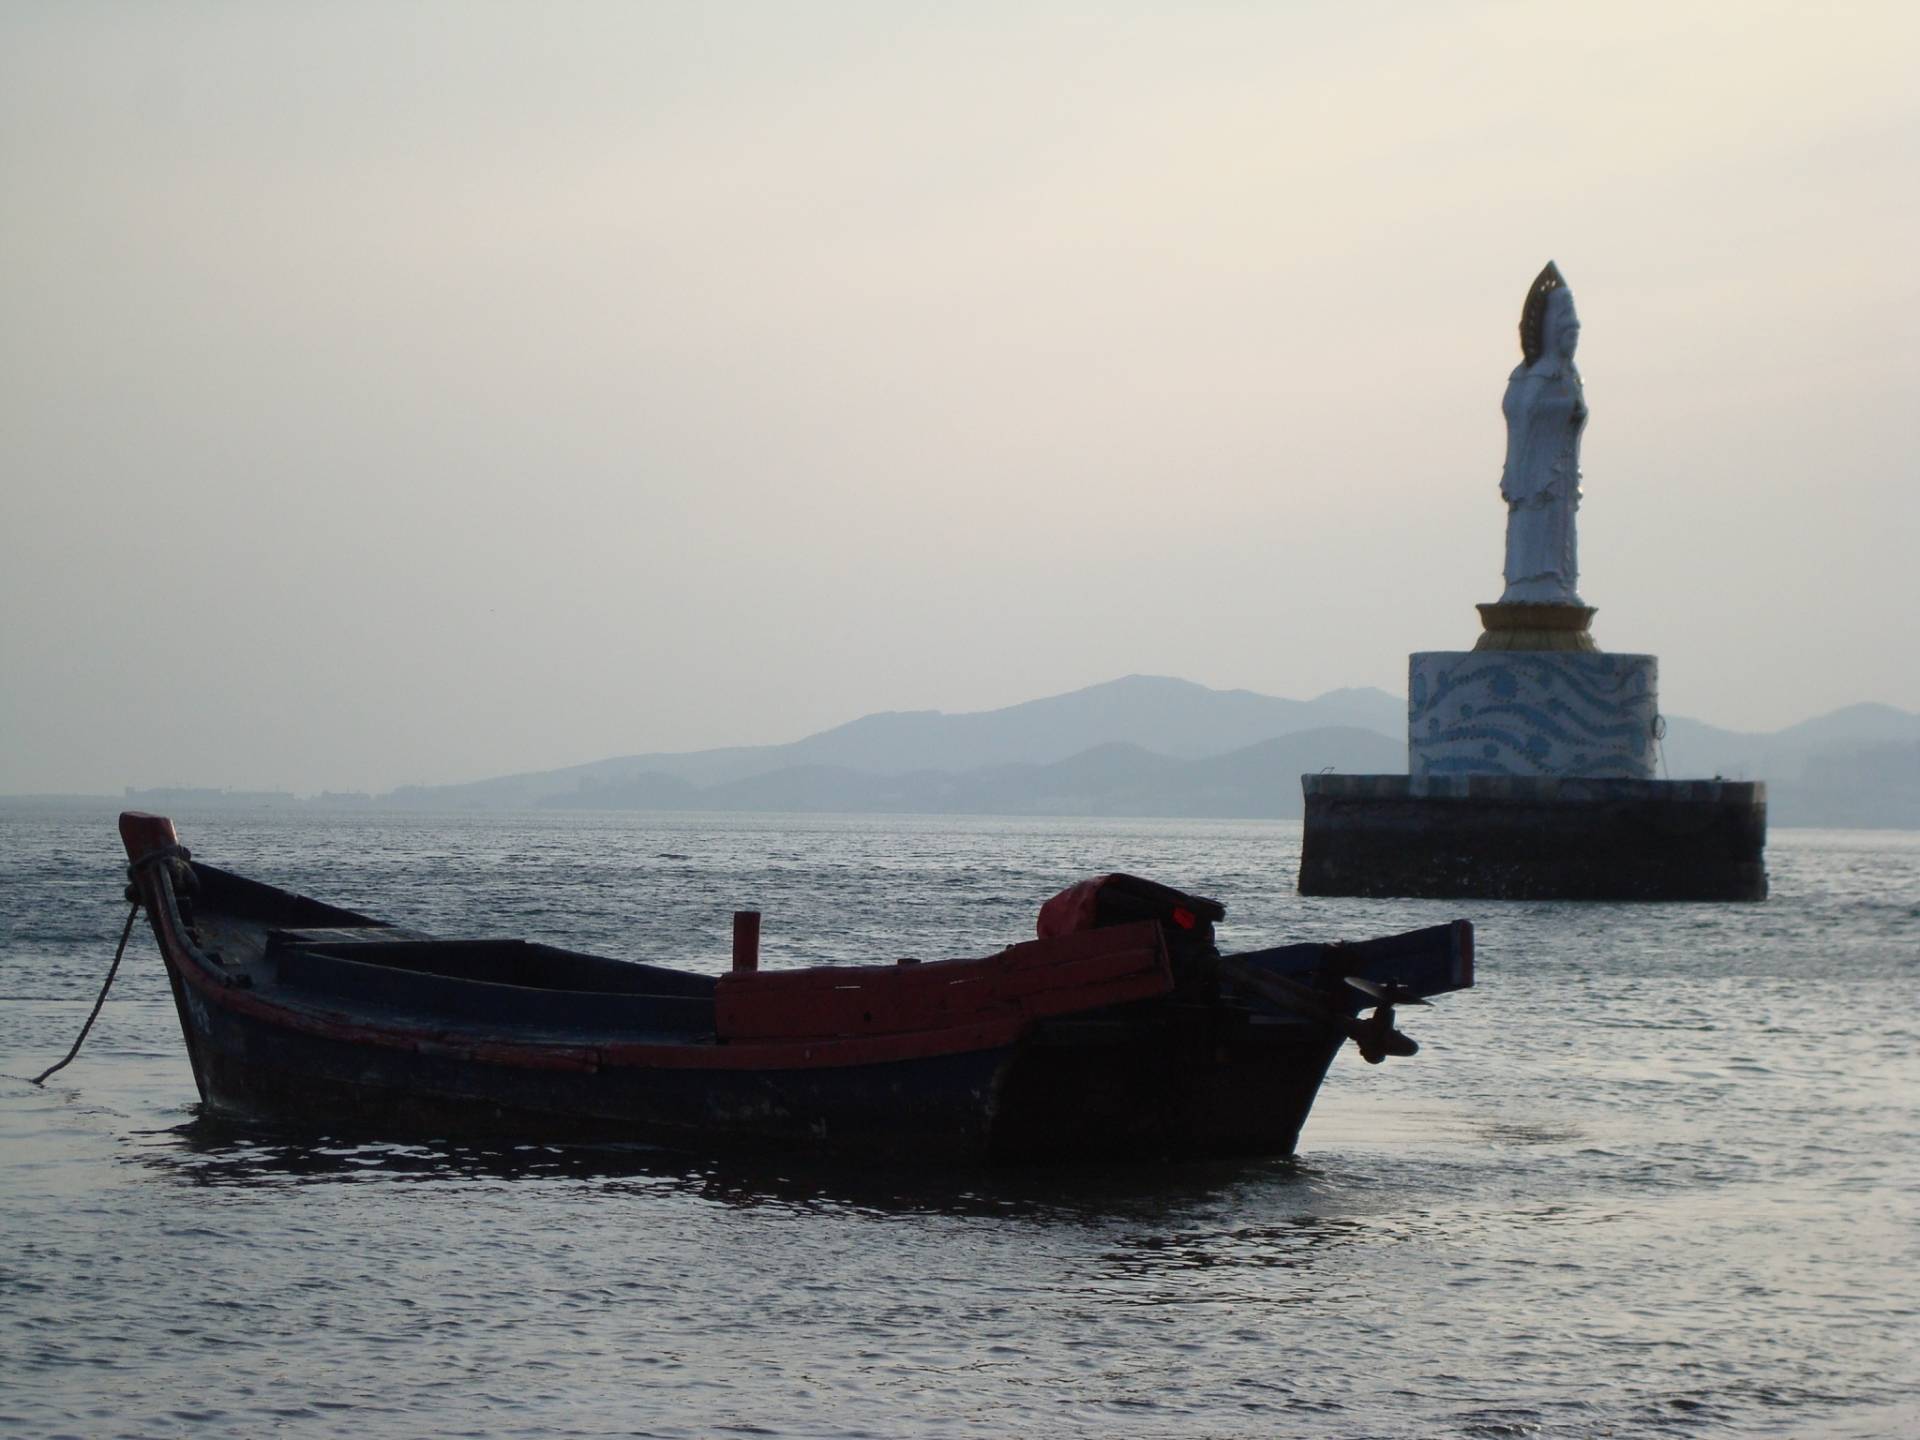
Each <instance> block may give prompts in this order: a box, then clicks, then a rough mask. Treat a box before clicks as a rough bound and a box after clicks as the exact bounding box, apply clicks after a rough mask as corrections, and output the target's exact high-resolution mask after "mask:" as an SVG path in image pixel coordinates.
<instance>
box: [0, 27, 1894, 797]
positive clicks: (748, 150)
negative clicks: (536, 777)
mask: <svg viewBox="0 0 1920 1440" xmlns="http://www.w3.org/2000/svg"><path fill="white" fill-rule="evenodd" d="M1916 17H1920V6H1914V5H1912V4H1910V3H1888V4H1879V5H1873V4H1869V5H1845V4H1817V5H1816V4H1795V5H1782V4H1770V3H1764V0H1758V3H1756V0H1743V3H1739V4H1734V3H1731V0H1728V3H1722V4H1716V5H1686V4H1675V3H1673V0H1657V3H1638V0H1628V3H1612V4H1609V5H1606V6H1577V7H1575V6H1545V5H1536V4H1461V5H1446V4H1434V3H1417V4H1416V3H1406V4H1392V3H1376V4H1365V3H1361V4H1354V3H1339V4H1333V3H1326V4H1312V5H1309V4H1289V3H1283V0H1269V3H1264V4H1225V3H1221V4H1172V3H1156V4H1141V5H1125V4H1106V5H1099V6H1093V5H1088V6H1071V5H1054V4H1046V3H1031V0H1029V3H1019V4H1009V5H1004V6H1001V5H988V4H971V5H956V6H937V7H936V6H918V5H910V4H903V3H897V0H885V3H874V4H831V3H823V4H805V5H803V4H797V3H790V4H779V5H765V6H757V5H745V4H725V5H708V4H688V5H684V6H668V5H652V6H640V5H630V4H607V5H590V4H561V5H535V4H530V3H528V4H518V5H481V4H474V3H464V0H463V3H458V4H446V5H393V4H386V3H380V4H367V5H351V4H327V5H312V4H286V5H271V4H247V5H236V4H227V3H222V4H206V5H194V4H184V3H180V4H166V5H152V4H145V3H141V4H127V5H89V4H76V3H65V0H61V3H47V4H34V3H25V0H14V3H11V4H9V5H7V6H6V7H5V8H4V9H0V299H3V300H4V307H3V309H0V317H3V318H0V792H8V791H14V792H17V791H46V790H110V789H116V788H117V787H119V786H121V785H123V784H129V783H132V784H141V785H147V784H163V783H185V784H208V785H229V786H249V787H251V786H285V787H291V788H295V789H301V790H310V789H318V788H322V787H334V788H356V789H366V788H372V789H384V788H386V787H389V786H391V785H394V784H397V783H402V782H407V781H426V782H432V781H450V780H459V779H468V778H474V777H478V776H483V775H489V774H498V773H503V772H506V771H512V770H522V769H531V768H540V767H546V766H551V765H559V764H565V763H570V762H574V761H581V760H589V759H596V758H600V757H602V756H607V755H614V754H623V753H631V752H634V751H640V750H649V749H678V748H697V747H704V746H709V745H719V744H730V743H743V742H762V741H780V740H787V739H792V738H796V737H798V736H799V735H801V734H803V733H806V732H808V731H811V730H814V729H818V728H821V727H824V726H826V725H830V724H834V723H837V722H839V721H842V720H846V719H850V718H852V717H854V716H856V715H859V714H862V713H865V712H867V711H872V710H877V709H920V708H940V709H948V710H966V709H982V708H988V707H992V706H997V705H1002V704H1008V703H1012V702H1014V701H1018V700H1024V699H1031V698H1034V697H1037V696H1040V695H1045V694H1051V693H1055V692H1058V691H1062V690H1066V689H1070V688H1074V687H1077V686H1081V685H1085V684H1089V683H1092V682H1095V681H1100V680H1106V679H1111V678H1114V677H1115V676H1118V675H1123V674H1127V673H1130V672H1148V673H1158V674H1171V675H1179V676H1183V677H1186V678H1189V679H1193V680H1198V681H1201V682H1203V683H1205V684H1209V685H1215V686H1221V687H1236V686H1237V687H1246V688H1249V689H1255V690H1260V691H1265V692H1268V693H1271V694H1278V695H1288V696H1296V697H1307V696H1311V695H1314V694H1317V693H1320V692H1322V691H1324V690H1327V689H1331V688H1333V687H1336V686H1341V685H1356V684H1359V685H1378V686H1381V687H1383V688H1387V689H1391V690H1395V691H1403V690H1404V686H1405V674H1406V656H1407V652H1408V651H1410V650H1415V649H1452V648H1461V649H1464V648H1467V647H1469V646H1471V644H1472V642H1473V640H1474V637H1475V635H1476V634H1477V631H1478V620H1477V617H1476V616H1475V614H1474V610H1473V605H1474V602H1476V601H1482V600H1492V599H1494V598H1496V597H1497V595H1498V594H1499V591H1500V589H1501V577H1500V566H1501V543H1502V542H1501V537H1502V530H1503V524H1504V516H1503V511H1502V507H1501V502H1500V499H1499V495H1498V489H1497V487H1498V480H1499V470H1500V460H1501V454H1502V447H1503V432H1502V429H1501V419H1500V411H1499V402H1500V394H1501V390H1502V388H1503V386H1504V384H1505V381H1506V376H1507V372H1508V371H1509V369H1510V368H1511V367H1512V366H1513V364H1514V362H1515V361H1516V359H1517V358H1518V357H1517V342H1516V339H1515V333H1514V325H1515V321H1516V319H1517V317H1518V313H1519V308H1520V302H1521V299H1522V297H1523V295H1524V292H1525V290H1526V287H1527V284H1528V282H1529V281H1530V280H1531V279H1532V277H1533V275H1534V272H1535V271H1536V270H1538V269H1539V267H1540V266H1541V264H1542V263H1543V262H1544V261H1545V260H1547V259H1548V258H1549V257H1552V258H1554V259H1556V260H1558V262H1559V264H1560V266H1561V268H1562V270H1563V271H1565V273H1566V275H1567V277H1568V280H1569V282H1570V283H1571V285H1572V287H1573V289H1574V292H1575V294H1576V296H1577V297H1578V302H1579V306H1580V313H1581V318H1582V320H1583V322H1584V336H1583V340H1582V344H1581V351H1580V364H1581V370H1582V373H1583V374H1584V376H1585V378H1586V384H1587V398H1588V401H1589V404H1590V405H1591V407H1592V411H1593V419H1592V422H1591V424H1590V425H1589V427H1588V430H1587V438H1586V448H1585V462H1584V469H1585V474H1586V479H1585V490H1586V502H1585V506H1584V508H1583V510H1582V512H1581V517H1580V541H1581V562H1582V565H1581V571H1582V573H1581V591H1582V594H1583V596H1584V598H1585V599H1586V600H1587V601H1588V603H1590V604H1594V605H1597V606H1599V607H1600V614H1599V617H1598V619H1597V620H1596V622H1595V633H1596V635H1597V637H1598V638H1599V640H1600V643H1601V644H1602V645H1603V646H1604V647H1606V648H1609V649H1617V650H1647V651H1653V652H1655V653H1657V654H1658V655H1659V656H1660V659H1661V687H1662V701H1663V708H1664V709H1665V710H1667V711H1668V712H1669V713H1673V714H1680V715H1691V716H1694V717H1696V718H1699V719H1704V720H1708V721H1711V722H1714V723H1717V724H1721V725H1726V726H1730V727H1733V728H1739V729H1770V728H1773V727H1775V726H1778V725H1782V724H1786V723H1790V722H1792V721H1795V720H1799V719H1803V718H1806V717H1807V716H1810V715H1813V714H1815V713H1818V712H1820V711H1823V710H1826V709H1831V708H1833V707H1836V706H1839V705H1842V704H1846V703H1850V702H1853V701H1856V700H1866V699H1874V700H1882V701H1887V702H1890V703H1892V704H1896V705H1900V706H1904V707H1907V708H1910V709H1920V581H1916V578H1915V572H1914V569H1913V566H1912V559H1911V557H1912V556H1913V554H1914V553H1915V550H1916V546H1920V499H1917V498H1916V487H1917V486H1920V464H1916V460H1917V459H1920V438H1917V437H1920V415H1917V414H1916V408H1917V407H1916V396H1917V394H1920V383H1917V382H1920V357H1917V356H1916V348H1915V341H1916V336H1920V323H1916V313H1920V312H1917V302H1920V295H1917V294H1916V291H1920V284H1916V280H1915V273H1916V264H1917V263H1920V84H1916V82H1915V79H1914V76H1915V57H1916V55H1920V20H1917V19H1916Z"/></svg>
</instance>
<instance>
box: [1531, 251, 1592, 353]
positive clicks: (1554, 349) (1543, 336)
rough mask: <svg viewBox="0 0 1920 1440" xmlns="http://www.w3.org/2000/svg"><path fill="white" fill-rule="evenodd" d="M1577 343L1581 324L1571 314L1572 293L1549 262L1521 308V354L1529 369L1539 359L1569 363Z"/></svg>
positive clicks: (1558, 270) (1535, 279) (1537, 276)
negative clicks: (1548, 358)
mask: <svg viewBox="0 0 1920 1440" xmlns="http://www.w3.org/2000/svg"><path fill="white" fill-rule="evenodd" d="M1579 343H1580V320H1579V317H1578V316H1576V315H1575V314H1574V313H1573V292H1572V291H1571V290H1569V289H1568V288H1567V281H1566V277H1565V276H1563V275H1562V274H1561V273H1560V267H1559V266H1558V265H1555V264H1554V263H1553V262H1552V261H1551V260H1549V261H1548V262H1547V268H1546V269H1544V270H1542V271H1541V272H1540V273H1539V274H1538V275H1536V276H1534V279H1533V284H1532V285H1530V286H1528V287H1527V302H1526V304H1524V305H1522V306H1521V307H1520V353H1521V354H1522V355H1523V356H1525V357H1526V362H1527V364H1529V365H1532V364H1535V363H1537V362H1538V361H1539V360H1540V358H1541V357H1542V356H1547V357H1550V358H1552V359H1555V360H1571V359H1573V349H1574V346H1576V345H1578V344H1579Z"/></svg>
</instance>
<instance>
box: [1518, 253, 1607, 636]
mask: <svg viewBox="0 0 1920 1440" xmlns="http://www.w3.org/2000/svg"><path fill="white" fill-rule="evenodd" d="M1579 343H1580V321H1579V319H1578V317H1576V316H1575V315H1574V313H1573V292H1572V291H1571V290H1569V289H1567V283H1566V281H1565V280H1564V279H1562V278H1561V275H1560V271H1559V269H1558V268H1557V267H1555V265H1554V264H1553V262H1552V261H1551V260H1549V261H1548V262H1547V268H1546V269H1544V270H1542V271H1541V272H1540V275H1539V278H1538V279H1536V280H1535V281H1534V282H1533V288H1532V289H1531V290H1529V291H1528V292H1527V303H1526V306H1525V308H1524V309H1523V310H1522V311H1521V313H1520V352H1521V354H1522V356H1523V357H1524V358H1523V359H1522V360H1521V362H1520V365H1519V367H1518V368H1517V369H1516V370H1515V371H1514V372H1513V374H1512V375H1511V376H1510V377H1509V378H1508V380H1507V393H1506V395H1505V397H1504V398H1503V399H1502V400H1501V402H1500V410H1501V413H1502V414H1504V415H1505V416H1506V417H1507V464H1506V468H1505V470H1503V471H1502V472H1501V474H1500V494H1501V495H1502V496H1503V497H1504V498H1505V500H1506V502H1507V588H1506V592H1505V593H1504V594H1503V595H1501V597H1500V603H1501V604H1502V605H1579V604H1580V603H1581V601H1580V596H1579V594H1578V592H1577V591H1576V589H1575V586H1576V584H1577V583H1578V581H1579V578H1580V567H1579V563H1578V560H1577V558H1576V555H1575V544H1574V528H1573V522H1574V512H1575V511H1577V510H1578V509H1579V508H1580V432H1581V431H1582V430H1584V429H1585V428H1586V424H1587V401H1586V396H1585V394H1584V393H1583V392H1582V390H1581V387H1580V372H1579V371H1578V370H1577V369H1575V368H1574V364H1573V351H1574V347H1575V346H1577V345H1578V344H1579Z"/></svg>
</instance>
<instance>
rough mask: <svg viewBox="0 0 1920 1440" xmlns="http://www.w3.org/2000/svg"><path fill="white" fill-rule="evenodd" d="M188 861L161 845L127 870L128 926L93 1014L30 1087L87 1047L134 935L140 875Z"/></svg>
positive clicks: (180, 849) (179, 849)
mask: <svg viewBox="0 0 1920 1440" xmlns="http://www.w3.org/2000/svg"><path fill="white" fill-rule="evenodd" d="M191 858H192V856H191V853H190V852H189V851H188V850H187V847H186V846H184V845H162V846H161V847H160V848H159V849H157V850H152V851H149V852H148V853H147V854H145V855H142V856H141V857H140V858H139V859H138V860H136V861H134V862H133V864H131V865H129V866H128V867H127V880H128V882H129V883H128V885H127V899H128V900H130V901H132V902H133V903H132V906H131V908H130V909H128V911H127V923H126V925H125V927H123V928H122V929H121V931H120V943H119V945H118V946H116V947H115V948H114V952H113V964H111V965H109V966H108V967H107V979H106V983H105V984H104V985H102V986H101V987H100V994H99V996H98V998H96V999H95V1000H94V1002H93V1012H92V1013H91V1014H90V1015H88V1016H87V1023H86V1024H84V1025H82V1026H81V1027H80V1034H79V1036H78V1038H76V1039H75V1040H74V1042H73V1048H72V1049H71V1050H69V1051H67V1054H66V1058H65V1059H64V1060H61V1061H60V1062H59V1063H58V1064H57V1065H49V1066H48V1067H47V1068H46V1069H44V1070H42V1071H41V1072H40V1073H39V1074H38V1075H36V1076H34V1077H33V1079H32V1081H31V1082H30V1083H32V1084H34V1085H45V1084H46V1080H47V1077H48V1076H49V1075H51V1074H53V1073H54V1072H55V1071H58V1070H64V1069H66V1068H67V1066H68V1065H70V1064H72V1063H73V1057H74V1056H76V1055H78V1054H79V1053H80V1047H81V1046H82V1045H84V1044H86V1043H87V1034H88V1032H89V1031H91V1030H92V1029H93V1022H94V1021H96V1020H98V1019H99V1018H100V1007H101V1006H102V1005H105V1004H106V1003H107V992H108V991H109V990H111V989H112V988H113V977H114V976H116V975H118V974H119V973H120V960H121V957H123V956H124V955H125V954H126V953H127V940H128V938H129V937H130V936H131V935H132V934H133V920H134V917H135V916H136V915H138V914H139V913H140V904H141V901H140V890H139V879H140V872H141V871H142V870H144V869H146V868H147V867H148V866H149V865H158V864H159V863H160V862H161V861H163V860H178V861H180V862H181V863H182V864H184V863H185V862H186V861H188V860H189V859H191Z"/></svg>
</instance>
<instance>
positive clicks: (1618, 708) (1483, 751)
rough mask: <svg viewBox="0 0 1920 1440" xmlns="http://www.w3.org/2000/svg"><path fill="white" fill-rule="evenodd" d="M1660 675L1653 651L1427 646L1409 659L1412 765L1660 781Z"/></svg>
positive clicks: (1429, 769)
mask: <svg viewBox="0 0 1920 1440" xmlns="http://www.w3.org/2000/svg"><path fill="white" fill-rule="evenodd" d="M1658 680H1659V661H1658V660H1657V659H1656V657H1654V656H1652V655H1608V654H1604V653H1602V654H1582V653H1579V652H1575V651H1514V650H1506V651H1501V650H1495V651H1475V650H1428V651H1423V652H1421V653H1418V654H1415V655H1413V656H1410V657H1409V659H1408V675H1407V759H1408V769H1409V770H1410V771H1411V773H1413V774H1415V775H1577V776H1587V777H1592V778H1596V779H1599V778H1608V779H1625V780H1650V779H1652V778H1653V774H1654V758H1655V757H1654V748H1653V731H1654V723H1655V720H1656V718H1657V717H1658V715H1659V709H1660V706H1659V693H1658V692H1659V685H1658Z"/></svg>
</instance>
